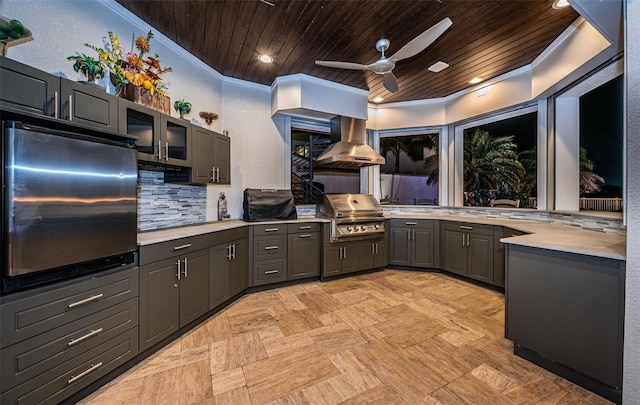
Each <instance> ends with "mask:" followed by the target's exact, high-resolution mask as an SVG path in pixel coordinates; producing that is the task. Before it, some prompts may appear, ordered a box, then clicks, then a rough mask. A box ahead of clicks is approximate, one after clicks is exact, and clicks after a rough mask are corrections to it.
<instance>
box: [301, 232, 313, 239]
mask: <svg viewBox="0 0 640 405" xmlns="http://www.w3.org/2000/svg"><path fill="white" fill-rule="evenodd" d="M300 237H301V238H310V237H311V235H310V234H308V233H305V234H302V235H300Z"/></svg>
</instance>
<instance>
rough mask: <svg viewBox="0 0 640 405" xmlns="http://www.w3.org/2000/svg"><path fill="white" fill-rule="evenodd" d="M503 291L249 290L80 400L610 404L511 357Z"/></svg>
mask: <svg viewBox="0 0 640 405" xmlns="http://www.w3.org/2000/svg"><path fill="white" fill-rule="evenodd" d="M503 334H504V295H503V294H501V293H499V292H496V291H493V290H489V289H486V288H483V287H480V286H476V285H474V284H471V283H468V282H465V281H462V280H458V279H454V278H451V277H450V276H447V275H445V274H440V273H425V272H411V271H401V270H386V271H384V272H377V273H370V274H364V275H358V276H353V277H349V278H344V279H340V280H334V281H330V282H324V283H322V282H311V283H305V284H299V285H294V286H289V287H283V288H279V289H274V290H270V291H264V292H258V293H253V294H249V295H246V296H244V297H242V298H241V299H239V300H238V301H236V302H235V303H233V304H232V305H230V306H229V307H227V308H226V309H225V310H223V311H221V312H219V313H218V314H216V315H215V316H213V317H211V318H209V319H208V320H207V321H205V322H203V323H202V324H200V325H199V326H197V327H196V328H194V329H193V330H192V331H190V332H189V333H187V334H186V335H184V336H182V337H181V338H179V339H177V340H176V341H175V342H173V343H171V344H169V345H168V346H166V347H165V348H164V349H162V350H161V351H159V352H158V353H155V354H154V355H153V356H151V357H150V358H148V359H146V360H145V361H143V362H142V363H141V364H139V365H137V366H135V367H134V368H132V369H131V370H129V371H128V372H127V373H125V374H123V375H121V376H120V377H118V378H117V379H116V380H114V381H112V382H111V383H109V384H107V385H106V386H105V387H103V388H101V389H99V390H98V391H96V392H95V393H93V394H92V395H91V396H89V397H87V398H85V399H84V400H83V401H82V402H81V404H83V405H88V404H91V405H98V404H100V405H101V404H105V405H106V404H108V405H114V404H127V405H131V404H144V405H147V404H233V405H236V404H253V405H258V404H322V405H334V404H432V405H435V404H443V405H447V404H474V405H475V404H492V405H494V404H607V403H609V402H608V401H606V400H604V399H602V398H601V397H599V396H597V395H595V394H593V393H591V392H589V391H587V390H585V389H583V388H581V387H578V386H576V385H574V384H572V383H570V382H568V381H566V380H564V379H562V378H560V377H557V376H556V375H554V374H552V373H549V372H547V371H546V370H544V369H542V368H540V367H537V366H535V365H533V364H531V363H529V362H527V361H526V360H523V359H521V358H519V357H516V356H514V355H513V347H512V343H511V342H510V341H508V340H506V339H505V338H504V337H503Z"/></svg>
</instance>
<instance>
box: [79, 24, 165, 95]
mask: <svg viewBox="0 0 640 405" xmlns="http://www.w3.org/2000/svg"><path fill="white" fill-rule="evenodd" d="M151 38H153V33H152V32H151V31H149V32H148V33H147V35H146V37H144V36H139V37H138V38H136V39H135V40H134V41H133V44H132V46H131V52H127V53H124V51H123V50H122V45H120V41H119V40H118V37H117V36H116V34H114V33H113V32H112V31H109V42H110V45H111V50H108V49H102V48H98V47H96V46H94V45H90V44H85V46H88V47H89V48H91V49H93V50H95V51H96V52H98V56H99V60H100V61H101V62H102V63H103V64H104V65H105V66H107V68H108V69H109V71H110V72H111V74H112V81H113V82H114V84H115V86H116V93H120V92H121V91H122V90H123V89H124V88H125V86H126V85H127V84H129V83H130V84H132V85H134V86H138V87H142V88H144V89H147V90H149V93H150V94H151V95H152V96H153V95H154V94H160V95H162V96H166V89H167V87H166V85H165V84H164V83H163V82H162V76H163V75H164V74H165V73H167V72H171V68H170V67H169V68H164V69H163V68H162V67H161V65H160V57H159V56H158V54H157V53H156V54H155V55H154V56H146V55H145V54H146V53H147V52H149V49H150V47H149V41H150V40H151ZM134 45H135V48H136V50H137V53H136V52H134V50H133V47H134Z"/></svg>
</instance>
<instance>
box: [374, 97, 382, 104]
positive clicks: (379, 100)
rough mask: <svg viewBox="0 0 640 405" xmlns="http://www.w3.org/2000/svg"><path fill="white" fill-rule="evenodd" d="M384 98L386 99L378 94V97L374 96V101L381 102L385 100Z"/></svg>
mask: <svg viewBox="0 0 640 405" xmlns="http://www.w3.org/2000/svg"><path fill="white" fill-rule="evenodd" d="M383 100H384V98H382V97H379V96H378V97H376V98H374V99H373V102H374V103H379V102H381V101H383Z"/></svg>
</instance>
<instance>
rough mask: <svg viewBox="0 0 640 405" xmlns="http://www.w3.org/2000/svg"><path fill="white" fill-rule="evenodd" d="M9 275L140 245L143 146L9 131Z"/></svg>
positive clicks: (118, 251) (96, 256)
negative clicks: (138, 151) (138, 206)
mask: <svg viewBox="0 0 640 405" xmlns="http://www.w3.org/2000/svg"><path fill="white" fill-rule="evenodd" d="M5 142H6V144H5V151H6V160H5V162H6V166H5V170H6V183H7V184H6V186H7V188H8V190H7V191H6V193H5V196H6V201H5V204H4V205H5V207H6V208H5V211H6V212H5V213H4V215H5V219H6V221H7V224H8V226H7V230H6V232H7V235H6V236H7V238H6V240H7V241H8V269H7V270H8V271H7V273H8V274H7V275H8V276H18V275H23V274H27V273H32V272H36V271H40V270H46V269H53V268H58V267H61V266H65V265H70V264H75V263H81V262H85V261H90V260H94V259H100V258H105V257H109V256H114V255H118V254H122V253H126V252H131V251H135V250H136V229H137V224H136V222H137V214H136V188H137V161H136V151H135V150H134V149H129V148H127V147H123V146H116V145H113V144H105V143H97V142H92V141H89V140H85V139H75V138H72V137H67V136H60V135H58V134H53V133H46V132H44V131H42V132H41V131H39V130H38V131H35V130H28V129H22V128H17V127H11V128H6V129H5Z"/></svg>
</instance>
